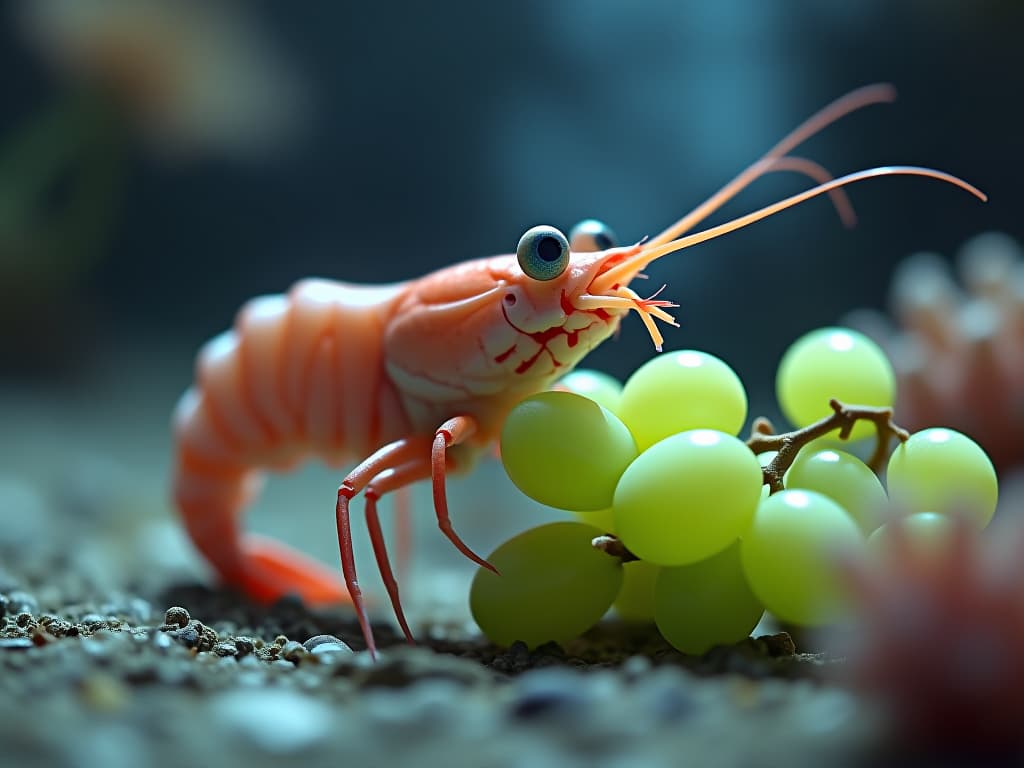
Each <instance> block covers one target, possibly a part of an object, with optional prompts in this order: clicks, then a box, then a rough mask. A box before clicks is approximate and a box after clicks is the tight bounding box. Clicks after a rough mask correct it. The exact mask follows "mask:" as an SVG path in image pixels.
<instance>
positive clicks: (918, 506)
mask: <svg viewBox="0 0 1024 768" xmlns="http://www.w3.org/2000/svg"><path fill="white" fill-rule="evenodd" d="M886 482H887V484H888V486H889V498H890V499H892V502H893V504H895V505H896V506H897V507H898V508H902V509H905V510H907V511H909V512H925V511H927V512H942V513H953V514H956V513H959V514H967V515H969V516H970V518H971V519H972V520H974V521H976V522H977V523H978V525H979V527H981V528H984V527H985V526H986V525H988V524H989V522H990V521H991V520H992V515H993V514H995V511H996V501H997V500H998V498H999V482H998V480H997V479H996V471H995V468H994V467H993V466H992V461H991V460H990V459H989V457H988V455H987V454H986V453H985V451H984V450H982V448H981V446H979V445H978V444H977V443H976V442H974V441H973V440H971V438H969V437H967V436H966V435H962V434H960V433H959V432H956V431H954V430H952V429H946V428H944V427H932V428H931V429H924V430H921V431H920V432H915V433H914V434H913V435H911V436H910V439H909V440H907V441H906V442H905V443H903V444H902V445H900V446H898V447H897V448H896V450H895V451H893V454H892V456H890V457H889V471H888V474H887V475H886Z"/></svg>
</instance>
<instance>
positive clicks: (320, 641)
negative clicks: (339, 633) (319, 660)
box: [302, 635, 351, 653]
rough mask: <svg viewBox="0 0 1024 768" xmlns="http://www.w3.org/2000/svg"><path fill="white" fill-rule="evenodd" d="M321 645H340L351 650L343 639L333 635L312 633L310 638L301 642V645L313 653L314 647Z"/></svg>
mask: <svg viewBox="0 0 1024 768" xmlns="http://www.w3.org/2000/svg"><path fill="white" fill-rule="evenodd" d="M322 645H336V646H337V645H340V646H344V647H345V648H346V649H347V650H351V648H350V647H349V646H348V644H347V643H345V641H344V640H341V639H339V638H337V637H335V636H334V635H313V636H312V637H311V638H309V639H308V640H306V641H305V642H304V643H302V647H303V648H305V649H306V650H308V651H309V652H310V653H315V652H316V648H318V647H319V646H322Z"/></svg>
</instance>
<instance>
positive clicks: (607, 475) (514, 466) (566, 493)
mask: <svg viewBox="0 0 1024 768" xmlns="http://www.w3.org/2000/svg"><path fill="white" fill-rule="evenodd" d="M636 453H637V451H636V444H635V443H634V442H633V436H632V435H631V434H630V431H629V430H628V429H627V428H626V426H625V425H624V424H623V423H622V422H621V421H620V420H619V418H618V417H617V416H615V414H613V413H612V412H611V411H609V410H608V409H607V408H604V407H602V406H600V405H598V404H597V403H595V402H594V401H593V400H590V399H589V398H586V397H583V396H582V395H576V394H573V393H572V392H541V393H540V394H537V395H532V396H530V397H528V398H526V399H525V400H523V401H522V402H521V403H519V405H517V406H516V407H515V408H513V409H512V411H511V412H510V413H509V415H508V417H507V418H506V419H505V426H504V428H503V429H502V431H501V461H502V463H503V464H504V465H505V471H506V472H507V473H508V476H509V477H510V478H511V479H512V482H513V483H515V484H516V486H517V487H518V488H519V490H521V491H522V492H523V493H525V494H526V495H527V496H529V497H530V498H532V499H535V500H536V501H539V502H540V503H542V504H547V505H548V506H551V507H558V508H559V509H570V510H596V509H604V508H605V507H610V506H611V503H612V495H613V494H614V492H615V484H616V483H617V482H618V481H619V477H620V476H621V475H622V471H623V470H624V469H625V468H626V466H627V465H628V464H629V463H630V462H631V461H632V460H633V459H634V458H636Z"/></svg>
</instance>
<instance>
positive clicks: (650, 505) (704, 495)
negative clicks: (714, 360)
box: [612, 429, 763, 565]
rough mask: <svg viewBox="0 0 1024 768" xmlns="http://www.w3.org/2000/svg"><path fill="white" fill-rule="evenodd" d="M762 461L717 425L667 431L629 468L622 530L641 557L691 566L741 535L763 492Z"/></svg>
mask: <svg viewBox="0 0 1024 768" xmlns="http://www.w3.org/2000/svg"><path fill="white" fill-rule="evenodd" d="M762 476H763V475H762V472H761V465H760V464H758V461H757V457H756V456H754V454H753V453H751V452H750V449H749V448H747V446H746V445H745V444H744V443H743V442H742V441H741V440H739V439H737V438H735V437H733V436H732V435H727V434H725V433H724V432H717V431H715V430H712V429H694V430H690V431H689V432H681V433H679V434H677V435H672V436H671V437H667V438H665V439H664V440H662V441H661V442H658V443H655V444H654V445H652V446H651V447H650V448H648V449H647V450H646V451H644V452H643V453H641V454H640V455H639V456H638V457H637V458H636V460H635V461H634V462H633V463H632V464H630V465H629V467H627V468H626V471H625V472H623V474H622V478H621V479H620V480H619V485H618V487H616V489H615V501H614V503H613V504H612V513H613V514H614V515H615V531H616V534H617V535H618V536H619V538H621V539H622V541H623V543H624V544H625V545H626V546H627V547H628V548H629V549H630V550H631V551H632V552H633V553H634V554H635V555H636V556H637V557H639V558H640V559H641V560H647V561H648V562H651V563H655V564H657V565H686V564H687V563H693V562H696V561H698V560H703V559H704V558H706V557H710V556H711V555H713V554H715V553H716V552H720V551H721V550H723V549H725V548H726V547H727V546H729V544H731V543H732V542H733V541H735V540H736V539H737V538H738V537H739V536H740V535H741V534H742V533H743V531H744V529H745V528H746V527H747V525H748V524H749V523H750V518H751V516H752V515H753V514H754V509H755V508H756V507H757V503H758V500H759V499H760V497H761V485H762Z"/></svg>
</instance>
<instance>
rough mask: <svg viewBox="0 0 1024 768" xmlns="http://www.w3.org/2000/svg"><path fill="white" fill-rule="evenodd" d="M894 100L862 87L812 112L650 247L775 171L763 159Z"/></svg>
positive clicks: (892, 92)
mask: <svg viewBox="0 0 1024 768" xmlns="http://www.w3.org/2000/svg"><path fill="white" fill-rule="evenodd" d="M895 99H896V89H895V88H894V87H893V86H892V85H889V84H888V83H876V84H874V85H865V86H863V87H862V88H858V89H856V90H855V91H851V92H850V93H848V94H846V95H845V96H842V97H840V98H838V99H836V100H835V101H833V102H832V103H831V104H829V105H828V106H827V107H825V108H824V109H821V110H819V111H818V112H815V113H814V114H813V115H811V116H810V117H809V118H807V119H806V120H805V121H804V122H803V123H801V124H800V125H799V126H797V128H796V129H794V130H793V131H792V132H790V133H789V134H788V135H787V136H785V137H784V138H783V139H782V140H781V141H780V142H779V143H778V144H776V145H775V146H774V147H772V148H771V149H769V150H768V151H767V152H766V153H765V154H764V155H763V156H762V157H761V158H760V160H758V161H756V162H754V163H752V164H751V165H750V166H749V167H747V168H746V169H744V170H743V171H741V172H740V174H739V175H738V176H737V177H736V178H734V179H733V180H732V181H730V182H729V183H728V184H726V185H725V186H724V187H722V188H721V189H720V190H718V192H716V193H715V194H713V195H712V196H711V197H709V198H708V199H707V200H705V201H704V202H703V203H701V204H700V205H698V206H697V207H696V208H694V209H693V210H692V211H690V213H688V214H686V215H685V216H683V218H681V219H680V220H679V221H677V222H676V223H675V224H673V225H672V226H671V227H669V228H668V229H666V230H665V231H664V232H662V233H661V234H659V235H658V236H657V237H655V238H654V239H653V240H651V241H650V244H651V245H652V246H657V245H662V244H663V243H667V242H670V241H672V240H675V239H676V238H677V237H679V236H680V235H683V234H685V233H686V232H689V231H690V230H691V229H693V228H694V227H695V226H697V225H698V224H700V223H701V222H702V221H704V219H706V218H707V217H708V216H710V215H711V214H712V213H714V212H715V211H717V210H718V209H719V208H721V207H722V206H723V205H725V204H726V203H727V202H728V201H729V200H731V199H732V198H734V197H735V196H736V195H737V194H739V193H740V192H742V191H743V190H744V189H746V188H747V187H748V186H750V184H752V183H753V182H754V181H756V180H757V179H758V178H760V177H761V176H763V175H764V174H765V173H767V172H768V171H771V170H775V168H774V167H773V166H771V165H770V164H769V165H765V161H766V160H772V159H776V158H781V157H783V156H784V155H785V154H786V153H787V152H789V151H790V150H792V149H795V148H796V147H797V146H798V145H800V144H801V143H802V142H804V141H806V140H807V139H809V138H810V137H811V136H813V135H814V134H816V133H818V132H819V131H821V130H822V129H824V128H826V127H827V126H829V125H831V124H832V123H834V122H836V121H837V120H839V119H840V118H842V117H845V116H846V115H848V114H850V113H851V112H855V111H857V110H858V109H862V108H863V107H866V106H869V105H871V104H882V103H885V102H891V101H894V100H895Z"/></svg>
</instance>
